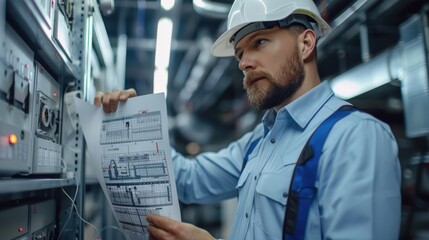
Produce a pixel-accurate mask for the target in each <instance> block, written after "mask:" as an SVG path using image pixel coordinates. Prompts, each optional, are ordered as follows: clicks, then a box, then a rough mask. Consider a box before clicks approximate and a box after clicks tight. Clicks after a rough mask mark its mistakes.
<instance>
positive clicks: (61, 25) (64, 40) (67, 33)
mask: <svg viewBox="0 0 429 240" xmlns="http://www.w3.org/2000/svg"><path fill="white" fill-rule="evenodd" d="M73 4H74V3H73V0H59V1H58V6H57V8H56V10H55V21H54V34H53V36H54V39H55V40H56V41H57V43H58V45H60V47H61V49H62V50H63V52H64V53H65V54H66V55H67V57H68V58H71V52H72V46H71V45H72V42H71V40H72V39H73V37H72V30H73Z"/></svg>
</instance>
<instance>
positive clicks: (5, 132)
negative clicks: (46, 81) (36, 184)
mask: <svg viewBox="0 0 429 240" xmlns="http://www.w3.org/2000/svg"><path fill="white" fill-rule="evenodd" d="M4 46H5V55H4V56H5V57H4V61H3V62H0V71H1V74H0V78H1V79H0V112H1V115H2V117H1V118H0V175H13V174H16V173H24V174H26V173H29V171H30V169H31V155H32V154H31V153H32V143H33V141H32V134H31V125H32V122H31V116H32V108H31V104H30V101H31V99H32V96H33V94H32V92H33V91H32V90H33V83H34V63H33V61H34V53H33V51H32V50H31V49H30V48H29V47H28V46H27V44H26V43H25V42H24V41H23V40H22V39H21V38H20V37H19V35H18V34H17V33H16V32H15V31H14V30H13V29H12V27H10V26H9V25H8V24H7V25H6V28H5V45H4Z"/></svg>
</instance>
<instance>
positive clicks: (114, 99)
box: [109, 90, 122, 112]
mask: <svg viewBox="0 0 429 240" xmlns="http://www.w3.org/2000/svg"><path fill="white" fill-rule="evenodd" d="M121 92H122V91H121V90H115V91H113V92H112V93H111V94H110V99H109V110H110V112H116V110H117V109H118V102H119V96H120V95H121Z"/></svg>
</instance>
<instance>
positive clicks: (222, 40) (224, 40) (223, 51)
mask: <svg viewBox="0 0 429 240" xmlns="http://www.w3.org/2000/svg"><path fill="white" fill-rule="evenodd" d="M247 24H248V23H242V24H239V25H237V26H235V27H233V28H231V29H229V30H228V31H226V32H224V33H223V34H222V35H220V37H219V38H218V39H217V40H216V41H215V42H214V43H213V45H212V51H211V52H212V55H213V56H216V57H231V56H234V53H235V52H234V46H233V45H232V44H231V43H230V42H229V41H230V39H231V37H232V35H234V34H235V33H236V32H237V31H238V30H240V29H241V28H242V27H244V26H246V25H247Z"/></svg>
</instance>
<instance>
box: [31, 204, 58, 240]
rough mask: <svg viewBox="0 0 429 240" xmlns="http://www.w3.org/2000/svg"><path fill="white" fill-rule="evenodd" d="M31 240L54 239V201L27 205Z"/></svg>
mask: <svg viewBox="0 0 429 240" xmlns="http://www.w3.org/2000/svg"><path fill="white" fill-rule="evenodd" d="M28 215H29V217H30V232H31V238H30V239H32V240H39V239H40V240H43V239H47V240H49V239H56V238H55V201H54V200H52V199H50V200H47V201H43V202H37V203H33V204H30V205H29V214H28Z"/></svg>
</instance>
